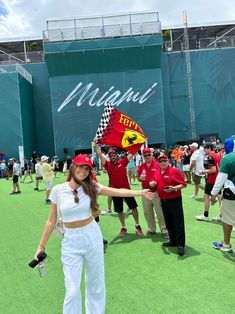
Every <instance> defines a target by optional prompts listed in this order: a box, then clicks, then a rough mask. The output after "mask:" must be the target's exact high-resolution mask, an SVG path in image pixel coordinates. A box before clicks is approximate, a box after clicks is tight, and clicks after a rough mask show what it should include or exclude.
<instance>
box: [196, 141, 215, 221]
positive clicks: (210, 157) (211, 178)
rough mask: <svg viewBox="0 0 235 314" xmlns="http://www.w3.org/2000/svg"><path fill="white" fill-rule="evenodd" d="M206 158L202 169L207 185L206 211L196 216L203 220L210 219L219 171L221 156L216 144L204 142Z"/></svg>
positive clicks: (205, 196) (205, 193) (205, 194)
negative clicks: (211, 198)
mask: <svg viewBox="0 0 235 314" xmlns="http://www.w3.org/2000/svg"><path fill="white" fill-rule="evenodd" d="M204 152H205V160H204V168H203V169H202V170H201V171H200V173H201V174H203V175H206V176H207V177H206V185H205V192H204V213H203V214H202V215H198V216H196V217H195V218H196V219H197V220H201V221H209V209H210V196H211V191H212V189H213V186H214V183H215V179H216V177H217V174H218V172H219V163H220V161H219V156H218V155H217V154H216V153H215V152H214V145H213V144H212V143H205V144H204Z"/></svg>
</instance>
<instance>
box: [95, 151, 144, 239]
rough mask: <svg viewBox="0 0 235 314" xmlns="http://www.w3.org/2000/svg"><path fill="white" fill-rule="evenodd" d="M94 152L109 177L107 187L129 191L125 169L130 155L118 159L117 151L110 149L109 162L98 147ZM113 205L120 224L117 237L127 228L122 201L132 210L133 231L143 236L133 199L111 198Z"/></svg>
mask: <svg viewBox="0 0 235 314" xmlns="http://www.w3.org/2000/svg"><path fill="white" fill-rule="evenodd" d="M96 151H97V153H98V155H99V157H100V160H101V163H102V165H103V166H104V167H105V169H106V170H107V172H108V176H109V186H111V187H113V188H117V189H120V188H125V189H129V190H130V184H129V181H128V178H127V171H126V167H127V164H128V163H129V161H130V160H131V158H132V157H133V155H132V154H128V156H127V157H125V158H122V159H119V160H118V156H117V151H116V150H115V149H110V150H109V152H108V154H109V159H110V160H109V161H107V160H106V159H105V157H104V156H103V154H102V152H101V148H100V146H98V145H96ZM112 199H113V204H114V211H115V212H116V213H118V217H119V220H120V222H121V225H122V227H121V230H120V232H119V234H118V235H119V236H120V237H123V236H125V234H126V233H127V227H126V225H125V218H124V214H123V199H125V202H126V204H127V206H128V207H129V208H130V209H131V210H132V215H133V218H134V220H135V229H136V232H137V234H138V235H141V236H142V235H143V231H142V229H141V226H140V224H139V214H138V211H137V206H138V205H137V203H136V201H135V198H134V197H127V198H126V197H125V198H123V197H113V198H112Z"/></svg>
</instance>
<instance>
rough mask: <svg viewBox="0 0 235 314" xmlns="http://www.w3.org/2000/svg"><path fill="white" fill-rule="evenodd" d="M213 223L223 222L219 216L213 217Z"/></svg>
mask: <svg viewBox="0 0 235 314" xmlns="http://www.w3.org/2000/svg"><path fill="white" fill-rule="evenodd" d="M211 221H217V222H221V221H222V220H221V217H220V216H219V217H212V218H211Z"/></svg>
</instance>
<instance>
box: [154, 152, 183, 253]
mask: <svg viewBox="0 0 235 314" xmlns="http://www.w3.org/2000/svg"><path fill="white" fill-rule="evenodd" d="M157 161H158V164H159V167H160V171H156V172H155V174H154V176H153V179H152V181H151V182H150V183H149V185H150V186H151V188H155V189H156V190H157V192H158V194H159V197H160V199H161V205H162V210H163V214H164V218H165V222H166V227H167V229H168V232H169V237H170V241H168V242H165V243H163V246H165V247H172V246H176V247H178V254H179V255H180V256H182V255H184V253H185V249H184V247H185V228H184V213H183V205H182V196H181V189H183V188H185V187H186V186H187V184H186V182H185V180H184V178H183V175H182V173H181V172H180V171H179V170H178V169H177V168H173V167H171V166H170V164H169V160H168V158H167V155H166V154H164V153H162V154H160V155H159V156H158V158H157Z"/></svg>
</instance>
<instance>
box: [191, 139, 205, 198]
mask: <svg viewBox="0 0 235 314" xmlns="http://www.w3.org/2000/svg"><path fill="white" fill-rule="evenodd" d="M189 146H190V148H191V151H192V156H191V158H190V166H189V171H191V172H192V179H193V182H194V184H195V188H194V194H193V195H192V196H191V197H192V198H194V199H195V200H197V199H198V191H199V188H200V189H202V190H204V189H205V188H204V185H203V184H201V179H202V176H203V175H202V174H201V172H200V171H201V170H202V169H203V168H204V166H203V160H204V156H203V154H202V152H201V151H200V150H199V149H198V143H192V144H191V145H189Z"/></svg>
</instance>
